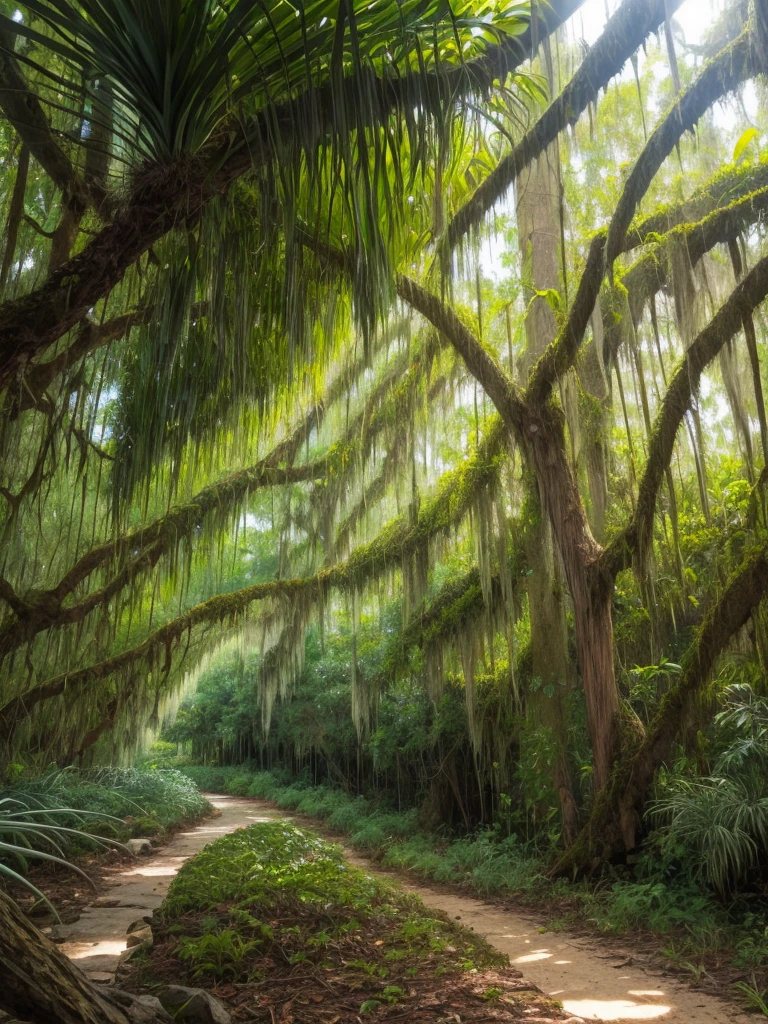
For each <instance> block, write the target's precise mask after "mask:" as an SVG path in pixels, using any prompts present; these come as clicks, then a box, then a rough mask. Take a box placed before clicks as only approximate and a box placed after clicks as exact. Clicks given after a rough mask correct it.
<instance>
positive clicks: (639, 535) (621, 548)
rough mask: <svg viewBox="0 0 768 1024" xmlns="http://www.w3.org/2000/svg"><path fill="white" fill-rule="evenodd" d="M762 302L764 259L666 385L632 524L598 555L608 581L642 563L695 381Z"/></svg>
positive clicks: (767, 281) (767, 289)
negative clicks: (637, 555) (637, 559)
mask: <svg viewBox="0 0 768 1024" xmlns="http://www.w3.org/2000/svg"><path fill="white" fill-rule="evenodd" d="M766 296H768V257H764V258H763V259H762V260H760V262H759V263H757V264H755V266H754V267H753V269H752V270H751V271H750V272H749V273H748V274H747V275H746V277H745V278H744V279H743V280H742V281H741V282H740V283H739V284H738V285H737V286H736V288H735V289H734V291H733V293H732V294H731V296H730V298H729V299H728V300H727V302H725V304H724V305H723V306H721V307H720V309H719V310H718V312H717V313H716V314H715V316H714V317H713V319H712V320H711V321H710V323H709V324H708V325H707V327H705V329H704V330H703V331H702V332H701V334H699V336H698V337H697V338H696V340H695V341H694V342H693V344H692V345H691V346H690V347H689V348H688V350H687V351H686V353H685V357H684V359H683V362H682V363H681V364H680V366H679V367H678V369H677V371H676V373H675V375H674V376H673V378H672V380H671V381H670V384H669V387H668V388H667V391H666V394H665V395H664V400H663V402H662V406H661V410H660V412H659V415H658V417H657V419H656V424H655V426H654V430H653V434H652V436H651V441H650V447H649V451H648V461H647V463H646V468H645V472H644V474H643V478H642V480H641V482H640V488H639V493H638V499H637V507H636V511H635V515H634V518H633V520H632V523H631V524H630V526H629V527H628V528H627V530H626V531H625V532H624V533H622V534H620V535H619V537H617V538H616V540H614V541H613V542H612V543H611V545H610V546H609V547H608V548H607V549H606V551H605V553H604V555H603V563H604V566H605V569H606V571H607V572H608V573H609V574H610V575H611V576H612V577H615V576H616V574H617V573H618V572H620V571H621V570H622V569H626V568H629V566H630V565H631V561H632V556H633V554H634V552H639V553H640V555H641V557H642V554H643V552H644V551H647V550H648V548H649V545H650V543H651V539H652V529H653V518H654V515H655V512H656V501H657V498H658V494H659V490H660V488H661V485H662V481H663V478H664V473H665V471H666V469H667V467H668V466H669V464H670V460H671V458H672V452H673V450H674V445H675V439H676V437H677V431H678V429H679V427H680V424H681V422H682V420H683V417H684V416H685V414H686V412H687V411H688V409H689V408H690V405H691V401H692V398H693V396H694V395H695V394H696V391H697V389H698V386H699V383H700V381H701V375H702V374H703V372H704V370H705V369H706V368H707V366H708V365H709V364H710V363H711V362H712V360H713V359H714V358H715V357H716V356H717V354H718V352H719V351H720V350H721V349H722V348H723V346H724V345H725V344H726V343H727V342H728V341H729V340H730V339H731V338H732V337H733V336H734V335H735V334H737V333H738V332H739V331H740V330H741V328H742V323H743V320H744V316H745V315H747V314H750V313H751V312H752V311H753V310H754V309H756V307H757V306H759V305H760V303H761V302H763V301H764V300H765V298H766Z"/></svg>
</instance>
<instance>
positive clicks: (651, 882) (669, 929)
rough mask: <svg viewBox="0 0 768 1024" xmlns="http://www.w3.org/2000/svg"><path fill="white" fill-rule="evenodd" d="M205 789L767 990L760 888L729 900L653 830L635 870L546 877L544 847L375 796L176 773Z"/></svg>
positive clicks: (228, 774) (766, 916)
mask: <svg viewBox="0 0 768 1024" xmlns="http://www.w3.org/2000/svg"><path fill="white" fill-rule="evenodd" d="M182 771H183V772H184V773H185V774H187V775H188V776H189V777H190V778H191V779H193V780H194V781H195V782H196V783H197V784H198V785H199V786H200V788H201V789H202V790H203V791H211V792H214V791H216V792H223V793H229V794H232V795H238V796H249V797H256V798H259V799H264V800H269V801H271V802H273V803H275V804H276V805H277V806H278V807H281V808H283V809H284V810H287V811H293V812H297V813H301V814H306V815H307V816H308V817H312V818H316V819H318V820H320V821H323V822H324V823H326V824H327V826H328V827H329V828H331V829H333V830H335V831H338V832H341V833H343V834H344V835H346V836H348V837H349V839H348V842H349V844H350V845H351V846H353V847H354V848H355V849H358V850H360V851H362V852H365V853H368V854H370V855H371V856H373V857H376V858H377V859H379V860H380V861H381V863H382V864H383V865H384V866H385V867H388V868H392V869H396V870H405V871H409V872H412V873H413V874H415V875H418V876H419V877H421V878H424V879H426V880H431V881H435V882H439V883H450V884H452V885H456V886H459V887H461V888H463V889H465V890H468V891H470V892H472V893H476V894H479V895H482V896H485V897H495V898H497V899H505V898H507V897H511V896H512V895H514V896H515V897H516V898H517V899H523V900H529V901H531V902H535V903H536V904H537V907H538V908H539V909H541V908H542V907H544V908H549V910H548V912H549V913H550V914H551V915H552V923H551V926H552V928H553V929H562V928H564V927H574V926H580V927H581V926H585V925H586V926H588V927H590V928H593V929H595V930H597V931H598V932H600V933H602V934H605V935H617V936H618V935H636V934H638V933H643V934H645V935H646V936H651V937H654V938H655V939H656V941H657V945H658V946H659V947H660V952H661V954H662V955H663V956H664V957H665V958H666V959H667V960H669V961H671V962H672V963H673V964H674V965H675V966H676V967H677V968H679V969H680V970H682V971H683V972H685V973H687V974H689V975H690V976H691V977H692V978H693V979H694V980H701V977H702V975H703V974H706V973H707V971H708V970H715V969H717V968H719V967H728V968H729V972H730V974H731V975H733V968H735V969H736V970H742V971H743V972H744V979H743V984H745V985H747V987H749V988H754V989H755V990H756V991H762V990H764V989H765V988H766V987H767V986H768V908H766V905H765V899H764V897H763V896H762V895H761V893H760V892H759V891H754V892H752V893H751V894H747V895H740V896H739V897H738V898H736V899H728V898H727V897H723V896H720V897H718V895H717V894H716V893H714V892H713V891H712V889H711V888H710V887H709V886H708V885H707V884H706V877H705V875H704V873H698V874H694V873H693V872H692V871H690V870H686V861H688V860H689V859H690V858H689V851H688V850H687V847H683V846H681V847H680V848H673V847H672V846H671V844H670V840H669V835H668V834H666V833H658V834H653V835H652V836H651V837H650V839H649V841H648V843H647V845H646V848H645V851H644V853H643V854H642V856H641V857H640V858H639V859H638V862H637V864H636V865H634V867H633V868H632V869H630V868H616V869H608V870H607V871H606V872H605V873H604V874H603V875H602V876H601V878H600V879H599V880H596V881H591V882H589V883H587V882H570V881H568V880H565V879H558V880H556V881H552V880H550V879H549V878H548V877H547V874H546V869H547V865H548V859H547V855H546V852H542V851H541V850H537V849H536V848H535V847H534V846H533V845H532V844H530V843H525V842H523V841H521V840H520V839H518V837H517V836H516V835H514V834H512V835H507V834H505V833H504V831H503V830H502V829H501V828H500V827H498V826H497V827H496V828H489V829H484V830H481V831H479V832H476V833H474V834H473V835H470V836H463V837H460V838H455V837H450V836H444V835H439V834H437V833H434V832H425V831H423V830H422V829H421V828H420V826H419V822H418V816H417V813H416V812H415V811H414V810H409V811H401V812H397V811H394V810H392V809H391V808H388V807H386V805H384V804H383V803H382V801H381V800H370V799H366V798H365V797H361V796H350V795H348V794H347V793H346V792H344V791H343V790H340V789H334V788H331V787H328V786H314V787H313V786H310V785H308V784H307V783H306V782H303V781H301V780H295V779H293V780H292V779H290V777H289V776H288V775H287V774H286V773H282V772H275V773H270V772H248V771H247V770H245V769H244V768H243V767H242V766H238V767H223V768H222V767H213V768H212V767H205V766H189V767H185V768H183V769H182Z"/></svg>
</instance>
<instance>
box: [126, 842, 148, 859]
mask: <svg viewBox="0 0 768 1024" xmlns="http://www.w3.org/2000/svg"><path fill="white" fill-rule="evenodd" d="M125 845H126V846H127V847H128V851H129V853H132V854H133V855H134V857H140V856H142V855H143V854H144V855H146V854H148V853H152V843H150V841H149V840H148V839H129V840H128V842H127V843H126V844H125Z"/></svg>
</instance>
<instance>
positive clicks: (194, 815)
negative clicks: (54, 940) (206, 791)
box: [0, 765, 210, 920]
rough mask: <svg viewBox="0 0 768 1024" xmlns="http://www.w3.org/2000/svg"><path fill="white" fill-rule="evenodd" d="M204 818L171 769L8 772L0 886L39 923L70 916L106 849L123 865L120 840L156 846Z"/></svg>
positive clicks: (204, 807)
mask: <svg viewBox="0 0 768 1024" xmlns="http://www.w3.org/2000/svg"><path fill="white" fill-rule="evenodd" d="M209 810H210V805H209V804H208V802H207V800H205V798H204V797H202V796H201V795H200V792H199V790H198V788H197V786H195V785H194V784H193V783H192V782H191V781H190V780H189V779H188V778H187V777H186V776H185V775H183V774H182V773H181V772H179V771H176V770H174V769H162V770H157V769H151V770H150V769H138V768H100V769H88V770H81V769H77V768H70V769H64V770H59V769H52V770H50V771H48V772H44V773H37V772H34V773H25V772H24V771H23V769H22V767H21V766H20V765H17V766H14V767H13V769H12V770H11V771H10V772H9V773H8V775H7V777H6V779H5V781H4V783H3V784H2V785H0V884H3V883H6V884H7V885H9V886H10V889H9V891H10V892H11V893H13V895H14V896H15V897H16V899H17V900H19V901H20V903H21V905H22V906H23V907H26V908H28V909H31V908H36V910H37V918H38V920H41V917H42V916H48V914H47V911H50V912H51V914H52V915H53V917H54V918H55V917H57V916H58V914H59V912H66V913H67V914H70V913H71V912H72V907H73V906H75V905H82V904H83V903H84V902H86V901H87V898H88V892H89V887H90V890H92V889H93V887H94V882H93V880H92V877H91V876H92V875H93V874H94V872H95V871H96V868H97V864H96V862H95V861H94V855H95V854H101V853H104V852H105V851H108V850H110V849H111V850H112V851H115V852H119V853H120V855H121V856H124V857H125V858H126V859H128V858H129V857H130V855H129V854H128V851H127V850H126V848H125V847H124V846H123V843H124V841H125V840H127V839H130V838H132V837H136V836H141V837H155V838H157V839H158V840H159V839H161V838H162V837H164V836H166V835H168V834H169V833H170V832H172V831H173V830H174V829H176V828H178V827H180V826H181V825H184V824H189V823H191V822H193V821H196V820H198V819H199V818H200V817H202V816H203V815H204V814H206V813H207V812H208V811H209ZM73 882H74V886H73Z"/></svg>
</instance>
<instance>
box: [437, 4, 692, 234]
mask: <svg viewBox="0 0 768 1024" xmlns="http://www.w3.org/2000/svg"><path fill="white" fill-rule="evenodd" d="M681 3H682V0H624V3H622V4H621V5H620V6H619V8H618V10H617V11H616V13H615V14H614V15H613V17H612V18H610V20H609V21H608V24H607V25H606V27H605V30H604V31H603V34H602V35H601V36H600V38H599V39H598V40H597V41H596V42H595V43H594V44H593V46H592V47H590V50H589V52H588V53H587V56H586V57H585V58H584V61H583V62H582V64H581V67H580V68H579V69H578V71H577V72H576V74H575V75H574V76H573V78H572V79H571V80H570V82H569V83H568V85H566V87H565V88H564V89H563V91H562V92H561V93H560V95H559V96H558V97H557V99H556V100H555V101H554V102H553V103H552V104H551V105H550V106H549V107H548V108H547V110H546V111H545V112H544V113H543V114H542V116H541V117H540V118H539V120H538V121H537V122H536V124H535V125H534V126H533V128H531V129H530V131H528V132H527V133H526V134H525V135H524V137H523V138H522V140H521V141H520V142H519V143H518V144H517V146H515V148H514V149H513V150H512V152H511V153H509V154H508V155H507V156H506V157H504V159H503V160H501V161H500V163H499V164H498V165H497V166H496V167H495V168H494V170H493V171H492V172H491V173H490V174H489V175H488V177H487V178H486V179H485V180H484V181H483V182H482V183H481V184H480V185H479V186H478V187H477V189H476V190H475V192H474V193H473V195H472V196H471V197H470V199H468V200H467V202H466V203H465V204H464V205H463V206H462V207H461V209H459V210H458V211H457V212H456V214H455V215H454V217H453V219H452V220H451V223H450V226H449V228H448V246H449V248H450V249H453V248H455V247H456V246H457V245H458V243H459V242H460V241H461V240H462V238H464V236H465V235H466V234H467V233H468V232H469V231H470V230H471V229H472V228H475V227H477V226H478V225H479V224H480V222H481V221H482V219H483V217H484V216H485V215H486V214H487V213H488V212H489V211H490V210H491V208H492V207H493V206H494V205H495V204H496V203H497V202H498V200H499V199H500V198H501V197H502V196H503V195H504V193H505V192H506V191H507V189H508V188H509V187H510V186H511V185H512V184H513V182H514V181H515V180H516V179H517V177H518V175H519V174H520V173H521V172H522V171H523V170H524V169H525V168H526V167H527V166H528V165H529V164H530V163H531V162H532V161H533V160H535V159H536V157H538V156H540V155H541V154H542V153H543V152H544V151H545V150H546V148H547V146H549V145H550V144H551V143H552V142H554V140H555V139H556V138H557V136H558V135H559V134H560V133H561V132H562V131H563V130H564V129H565V128H566V127H568V125H572V124H575V123H576V121H577V120H578V119H579V117H580V116H581V114H582V113H583V112H584V110H586V108H587V105H588V104H589V103H591V102H592V101H593V100H595V99H596V98H597V96H598V93H599V92H600V90H601V89H604V88H605V87H606V86H607V84H608V83H609V82H610V80H611V79H612V78H613V77H614V75H617V74H618V73H619V72H620V71H621V69H622V67H623V66H624V64H625V63H626V62H627V61H628V60H629V58H630V57H631V56H632V54H633V53H634V52H635V51H636V50H637V49H638V48H639V47H640V46H642V44H643V42H644V41H645V39H646V38H647V37H648V36H649V35H650V34H651V32H654V31H655V30H656V29H657V28H658V27H659V25H662V24H663V23H664V19H665V18H666V17H667V16H668V15H671V14H672V13H673V12H674V11H675V10H677V8H678V7H679V6H680V4H681Z"/></svg>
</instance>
